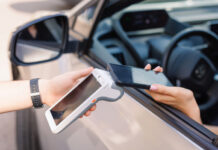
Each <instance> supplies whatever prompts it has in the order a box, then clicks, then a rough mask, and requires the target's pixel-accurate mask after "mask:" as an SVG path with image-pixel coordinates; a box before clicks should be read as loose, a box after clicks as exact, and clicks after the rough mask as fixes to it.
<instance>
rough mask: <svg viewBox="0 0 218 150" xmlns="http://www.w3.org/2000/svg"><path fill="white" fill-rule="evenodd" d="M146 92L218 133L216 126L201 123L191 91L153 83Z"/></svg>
mask: <svg viewBox="0 0 218 150" xmlns="http://www.w3.org/2000/svg"><path fill="white" fill-rule="evenodd" d="M150 69H151V66H150V65H147V66H146V67H145V70H150ZM154 71H156V72H162V71H163V69H162V68H161V67H157V68H155V69H154ZM146 92H147V93H148V94H149V95H151V97H152V98H153V99H154V100H156V101H157V102H160V103H164V104H167V105H170V106H172V107H174V108H176V109H178V110H180V111H181V112H183V113H184V114H186V115H187V116H189V117H190V118H191V119H193V120H195V121H196V122H198V123H199V124H202V125H203V126H204V127H206V128H208V129H209V130H211V131H212V132H214V133H215V134H218V127H217V126H210V125H204V124H203V123H202V121H201V116H200V109H199V107H198V104H197V102H196V100H195V98H194V95H193V92H192V91H190V90H188V89H185V88H181V87H167V86H164V85H158V84H154V85H152V86H151V88H150V90H146Z"/></svg>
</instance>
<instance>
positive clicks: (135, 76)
mask: <svg viewBox="0 0 218 150" xmlns="http://www.w3.org/2000/svg"><path fill="white" fill-rule="evenodd" d="M109 71H110V73H111V75H112V77H113V79H114V80H115V82H116V83H117V84H118V85H120V86H130V87H137V88H146V89H149V88H150V85H152V84H162V85H167V86H170V85H172V84H171V83H170V81H169V80H168V79H167V78H166V76H165V75H164V74H163V73H155V72H154V71H152V70H151V71H146V70H144V69H142V68H136V67H130V66H124V65H115V64H110V65H109Z"/></svg>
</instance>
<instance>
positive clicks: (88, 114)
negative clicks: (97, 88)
mask: <svg viewBox="0 0 218 150" xmlns="http://www.w3.org/2000/svg"><path fill="white" fill-rule="evenodd" d="M95 110H96V105H94V106H92V107H91V108H90V109H89V110H88V111H87V112H86V113H85V114H84V116H86V117H88V116H90V115H91V112H92V111H95ZM82 117H83V116H81V117H80V118H82Z"/></svg>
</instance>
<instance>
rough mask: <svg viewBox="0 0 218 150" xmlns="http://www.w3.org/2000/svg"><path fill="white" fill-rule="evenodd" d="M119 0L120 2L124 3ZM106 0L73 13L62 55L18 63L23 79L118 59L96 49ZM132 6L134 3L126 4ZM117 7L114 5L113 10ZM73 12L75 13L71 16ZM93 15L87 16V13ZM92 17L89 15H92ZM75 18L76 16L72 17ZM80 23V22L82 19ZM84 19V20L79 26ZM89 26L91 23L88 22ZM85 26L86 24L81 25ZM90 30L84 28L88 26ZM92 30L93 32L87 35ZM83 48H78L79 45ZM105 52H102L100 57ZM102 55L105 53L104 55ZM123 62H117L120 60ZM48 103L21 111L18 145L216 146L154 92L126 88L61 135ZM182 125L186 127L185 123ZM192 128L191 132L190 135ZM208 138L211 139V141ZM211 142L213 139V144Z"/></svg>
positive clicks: (97, 149)
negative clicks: (48, 116) (94, 40)
mask: <svg viewBox="0 0 218 150" xmlns="http://www.w3.org/2000/svg"><path fill="white" fill-rule="evenodd" d="M118 2H119V1H118ZM105 3H106V1H104V0H99V1H96V3H86V4H85V3H80V4H79V5H78V6H77V7H76V9H77V10H78V11H75V10H76V9H74V10H72V11H71V12H69V14H68V16H69V22H70V23H69V26H70V30H69V36H70V38H69V39H70V42H69V43H68V44H69V45H67V48H68V49H67V51H66V52H68V53H67V54H64V55H62V56H61V57H60V58H59V59H57V60H55V61H51V62H47V63H42V64H40V65H33V66H32V65H31V66H29V67H23V66H18V67H17V68H18V71H19V75H17V78H18V79H30V78H36V77H40V78H51V77H54V76H56V75H58V74H62V73H65V72H69V71H75V70H78V69H82V68H86V67H88V66H94V67H98V68H102V69H104V68H105V64H106V63H107V62H114V60H113V59H110V58H108V61H107V60H105V61H104V60H100V59H99V53H98V55H97V53H96V52H100V48H99V49H98V50H97V51H90V46H91V44H92V40H91V39H92V34H93V32H94V28H95V26H96V25H97V23H98V20H99V17H100V14H101V13H103V14H102V15H103V17H107V16H109V15H110V14H108V12H105V11H102V10H103V8H104V6H105ZM122 3H123V4H125V5H122V6H125V7H126V6H127V5H129V4H131V3H132V1H131V3H130V2H127V1H126V3H125V2H123V1H122ZM119 4H120V3H112V4H111V5H110V6H111V7H108V8H107V9H104V10H107V11H108V10H110V11H111V10H112V8H113V9H114V12H115V11H118V10H119V9H121V8H122V7H120V8H119V9H117V6H119ZM90 8H98V10H99V11H98V12H99V13H96V16H95V17H96V18H95V21H94V24H92V25H91V26H90V24H88V25H87V24H84V22H83V20H82V19H84V18H80V17H81V16H82V17H84V16H83V15H85V14H86V12H87V10H88V11H89V10H90ZM110 8H111V9H110ZM71 14H72V15H71ZM86 17H87V16H86ZM88 18H89V17H88ZM71 19H72V20H71ZM77 21H79V22H77ZM77 23H78V24H77ZM86 25H87V26H86ZM81 27H82V28H81ZM84 27H85V28H86V29H88V30H86V32H84V30H83V28H84ZM87 33H88V34H87ZM74 46H75V47H77V50H73V48H74ZM100 56H101V55H100ZM102 57H105V56H103V54H102ZM115 63H117V62H115ZM47 108H48V107H45V108H43V109H39V110H33V109H28V110H24V111H19V112H18V113H17V142H18V148H19V149H22V150H25V149H45V150H50V149H51V150H58V149H65V150H68V149H69V150H71V149H76V150H85V149H90V150H108V149H110V150H132V149H138V150H141V149H172V150H173V149H181V150H183V149H204V148H208V147H210V145H209V146H208V147H206V146H205V144H202V141H201V140H202V137H203V138H206V137H205V136H202V137H201V136H200V138H198V137H196V136H198V134H199V132H198V131H196V130H195V129H193V127H191V126H189V125H188V124H187V123H186V122H185V121H184V120H181V119H178V118H177V117H176V116H175V115H173V113H172V112H170V111H169V109H165V108H164V107H162V106H161V105H159V104H157V103H155V102H153V101H152V100H151V99H150V98H149V97H148V96H145V95H144V94H143V93H141V92H139V91H137V90H136V89H131V88H125V94H124V96H123V97H122V99H121V100H119V101H117V102H115V103H107V102H100V103H98V105H97V110H96V111H95V112H94V113H93V114H92V115H91V116H90V117H88V118H83V119H78V120H77V121H76V122H75V123H73V124H71V125H70V126H69V127H68V128H67V129H65V130H64V131H63V132H61V133H60V134H58V135H54V134H52V133H51V131H50V129H49V126H48V123H47V121H46V118H45V115H44V112H45V110H46V109H47ZM181 126H182V127H181ZM188 132H189V133H188ZM207 142H208V141H207ZM208 143H209V142H208Z"/></svg>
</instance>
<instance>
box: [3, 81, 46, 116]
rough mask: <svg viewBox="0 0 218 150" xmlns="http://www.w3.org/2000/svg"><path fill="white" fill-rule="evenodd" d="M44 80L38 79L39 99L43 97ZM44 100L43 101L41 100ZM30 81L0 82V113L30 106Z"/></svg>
mask: <svg viewBox="0 0 218 150" xmlns="http://www.w3.org/2000/svg"><path fill="white" fill-rule="evenodd" d="M44 85H45V80H42V79H40V80H39V91H40V95H41V99H42V100H44V98H45V91H46V89H45V86H44ZM43 102H44V101H43ZM32 106H33V104H32V100H31V96H30V81H29V80H23V81H11V82H0V113H4V112H10V111H16V110H21V109H25V108H30V107H32Z"/></svg>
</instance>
